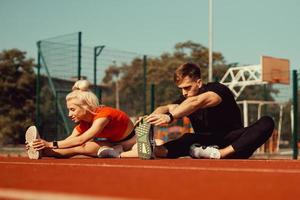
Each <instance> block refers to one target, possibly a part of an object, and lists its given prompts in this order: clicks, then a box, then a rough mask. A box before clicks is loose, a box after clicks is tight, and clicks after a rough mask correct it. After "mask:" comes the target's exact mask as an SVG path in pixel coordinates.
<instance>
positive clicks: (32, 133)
mask: <svg viewBox="0 0 300 200" xmlns="http://www.w3.org/2000/svg"><path fill="white" fill-rule="evenodd" d="M39 138H40V135H39V132H38V130H37V128H36V126H30V127H29V128H28V129H27V131H26V133H25V140H26V141H25V142H26V144H29V149H28V150H27V154H28V158H29V159H34V160H37V159H40V158H41V155H42V152H41V151H37V150H35V149H34V148H33V147H32V143H33V141H34V140H36V139H39Z"/></svg>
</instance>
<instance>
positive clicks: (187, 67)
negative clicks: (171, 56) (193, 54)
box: [174, 62, 201, 85]
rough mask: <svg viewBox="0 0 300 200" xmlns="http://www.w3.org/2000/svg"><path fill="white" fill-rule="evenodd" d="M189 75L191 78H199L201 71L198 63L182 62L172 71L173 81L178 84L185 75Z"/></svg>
mask: <svg viewBox="0 0 300 200" xmlns="http://www.w3.org/2000/svg"><path fill="white" fill-rule="evenodd" d="M186 76H188V77H190V78H191V79H193V80H198V79H201V71H200V68H199V67H198V65H196V64H194V63H190V62H188V63H184V64H182V65H180V66H179V67H178V68H177V69H176V71H175V73H174V81H175V83H176V84H177V85H178V84H180V82H181V81H182V80H183V79H184V78H185V77H186Z"/></svg>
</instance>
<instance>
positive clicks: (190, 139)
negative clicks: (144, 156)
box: [154, 133, 217, 158]
mask: <svg viewBox="0 0 300 200" xmlns="http://www.w3.org/2000/svg"><path fill="white" fill-rule="evenodd" d="M216 142H217V139H216V138H214V137H212V136H210V135H205V134H197V133H186V134H184V135H183V136H182V137H180V138H178V139H176V140H172V141H170V142H167V143H165V144H163V145H161V146H156V147H155V149H154V153H155V156H156V157H162V158H166V157H167V158H179V157H183V156H189V155H190V147H191V146H192V145H193V144H195V143H200V144H201V145H207V146H208V145H212V144H215V143H216Z"/></svg>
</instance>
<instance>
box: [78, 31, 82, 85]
mask: <svg viewBox="0 0 300 200" xmlns="http://www.w3.org/2000/svg"><path fill="white" fill-rule="evenodd" d="M81 37H82V34H81V32H79V33H78V75H77V79H78V80H80V79H81Z"/></svg>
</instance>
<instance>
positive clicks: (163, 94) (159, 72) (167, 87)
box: [103, 41, 227, 116]
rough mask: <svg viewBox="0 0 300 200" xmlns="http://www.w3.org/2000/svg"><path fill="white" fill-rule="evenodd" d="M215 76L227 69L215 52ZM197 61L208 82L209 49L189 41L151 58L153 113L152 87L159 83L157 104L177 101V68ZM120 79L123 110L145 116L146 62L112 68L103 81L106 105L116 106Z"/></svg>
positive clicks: (148, 95) (148, 77) (148, 103)
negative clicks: (118, 78)
mask: <svg viewBox="0 0 300 200" xmlns="http://www.w3.org/2000/svg"><path fill="white" fill-rule="evenodd" d="M213 57H214V63H213V65H214V75H215V76H216V77H219V79H220V78H221V77H222V75H223V74H224V73H225V71H226V69H227V66H226V64H225V61H224V58H223V56H222V54H221V53H216V52H214V53H213ZM185 62H194V63H196V64H198V65H199V66H200V68H201V72H202V79H203V80H204V82H206V80H207V66H208V48H206V47H204V46H202V45H200V44H197V43H194V42H192V41H187V42H184V43H178V44H176V45H175V51H174V52H173V54H169V53H164V54H162V55H161V56H160V57H158V58H148V59H147V86H148V88H147V92H148V93H147V105H148V107H147V110H148V111H150V107H149V106H150V102H149V99H150V98H149V97H150V89H149V88H150V84H155V88H156V90H155V96H156V98H155V105H156V106H158V105H163V104H166V103H170V102H172V101H174V100H175V99H176V98H177V97H178V96H179V94H180V93H179V92H180V91H179V90H178V89H177V87H176V85H175V84H174V82H173V74H174V71H175V69H176V68H177V67H178V66H179V65H181V64H183V63H185ZM114 77H120V80H119V88H120V105H121V106H120V107H121V109H122V110H124V111H125V112H127V113H128V114H129V115H131V116H136V115H141V114H143V102H144V101H143V60H142V59H141V58H135V59H134V60H132V62H131V63H130V64H122V65H121V66H116V65H112V66H110V67H109V68H108V69H107V70H106V76H105V77H104V79H103V81H104V83H105V84H106V85H107V90H106V91H105V92H104V94H103V102H104V103H105V104H107V105H111V106H113V105H114V101H115V86H114V84H115V81H114Z"/></svg>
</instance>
